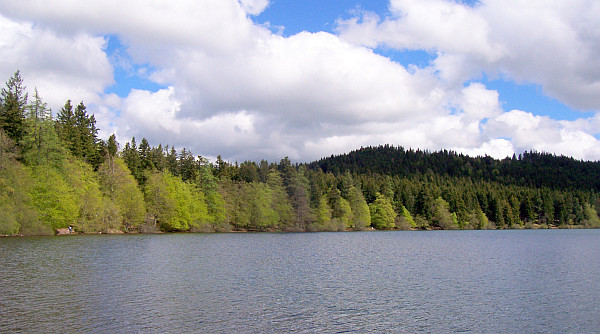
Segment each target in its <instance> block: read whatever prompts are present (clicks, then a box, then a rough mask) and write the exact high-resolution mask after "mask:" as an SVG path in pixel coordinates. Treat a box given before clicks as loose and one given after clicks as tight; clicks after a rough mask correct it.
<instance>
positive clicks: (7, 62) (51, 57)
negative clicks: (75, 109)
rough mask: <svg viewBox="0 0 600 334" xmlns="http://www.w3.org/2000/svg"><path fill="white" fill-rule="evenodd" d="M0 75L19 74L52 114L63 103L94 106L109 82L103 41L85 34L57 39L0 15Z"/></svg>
mask: <svg viewBox="0 0 600 334" xmlns="http://www.w3.org/2000/svg"><path fill="white" fill-rule="evenodd" d="M0 31H2V34H0V75H2V77H4V78H9V77H11V76H12V74H13V73H14V72H15V71H16V70H21V75H22V76H23V78H24V79H25V81H26V82H25V84H26V85H27V86H28V87H29V89H30V90H31V91H32V90H33V88H34V87H37V88H38V91H39V93H40V96H42V98H43V99H44V101H45V102H47V103H48V104H49V105H50V106H51V107H52V108H53V109H54V110H56V109H57V108H59V107H60V106H62V105H63V104H64V103H65V101H66V100H67V99H73V100H74V101H76V102H75V103H78V102H79V101H81V100H85V101H89V102H97V101H99V100H100V95H101V94H102V92H103V91H104V89H105V87H107V86H109V85H111V84H112V83H113V82H114V81H113V75H112V67H111V66H110V64H109V61H108V58H107V56H106V54H105V52H104V48H105V46H106V42H105V39H104V38H102V37H96V36H92V35H90V34H86V33H77V34H75V35H69V36H62V35H58V34H57V33H55V32H54V31H53V30H51V29H44V28H39V27H36V26H34V25H33V24H31V23H27V22H18V21H13V20H10V19H7V18H6V17H3V16H1V15H0Z"/></svg>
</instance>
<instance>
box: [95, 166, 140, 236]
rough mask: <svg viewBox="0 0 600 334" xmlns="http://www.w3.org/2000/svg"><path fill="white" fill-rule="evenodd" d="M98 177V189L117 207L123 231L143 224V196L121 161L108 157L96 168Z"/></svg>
mask: <svg viewBox="0 0 600 334" xmlns="http://www.w3.org/2000/svg"><path fill="white" fill-rule="evenodd" d="M98 176H99V181H100V189H101V190H102V192H103V194H104V195H105V196H106V197H108V198H109V199H110V200H111V201H112V202H113V203H114V204H115V205H116V206H117V208H118V211H119V213H120V216H121V219H122V223H123V227H124V228H125V230H128V231H131V230H133V229H135V228H137V227H138V226H139V225H140V224H141V223H143V221H144V216H145V214H146V209H145V207H144V196H143V194H142V191H141V190H140V188H139V187H138V186H137V182H136V181H135V179H134V178H133V176H132V175H131V172H130V171H129V168H127V165H126V164H125V162H124V161H123V159H121V158H118V157H112V156H109V157H108V158H107V159H106V160H105V161H104V163H102V165H100V167H99V168H98Z"/></svg>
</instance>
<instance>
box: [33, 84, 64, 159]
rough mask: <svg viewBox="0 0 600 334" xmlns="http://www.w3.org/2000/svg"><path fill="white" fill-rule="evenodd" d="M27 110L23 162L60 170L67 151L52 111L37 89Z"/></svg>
mask: <svg viewBox="0 0 600 334" xmlns="http://www.w3.org/2000/svg"><path fill="white" fill-rule="evenodd" d="M27 109H28V115H27V118H26V119H25V126H26V127H25V134H24V136H23V140H22V146H23V148H24V150H23V161H24V162H25V163H26V164H28V165H42V164H49V165H51V166H53V167H55V168H60V167H61V166H62V162H63V160H64V159H65V157H66V155H65V150H64V148H63V146H62V145H61V142H60V139H59V138H58V135H57V133H56V130H55V127H54V122H53V121H52V116H51V111H50V109H49V108H48V106H47V104H46V103H44V102H43V101H42V99H41V97H40V96H39V94H38V91H37V89H36V90H35V96H34V99H33V101H32V102H31V104H29V105H28V106H27Z"/></svg>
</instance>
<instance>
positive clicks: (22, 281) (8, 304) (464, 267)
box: [0, 230, 600, 333]
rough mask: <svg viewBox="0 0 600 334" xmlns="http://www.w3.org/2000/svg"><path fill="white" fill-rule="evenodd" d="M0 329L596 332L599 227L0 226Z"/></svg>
mask: <svg viewBox="0 0 600 334" xmlns="http://www.w3.org/2000/svg"><path fill="white" fill-rule="evenodd" d="M0 287H1V291H0V332H2V333H15V332H27V333H30V332H54V333H81V332H92V333H125V332H126V333H182V332H198V333H275V332H297V333H315V332H330V333H340V332H358V333H365V332H408V333H411V332H433V333H438V332H439V333H448V332H475V333H598V332H600V230H520V231H427V232H351V233H342V232H337V233H291V234H285V233H275V234H270V233H264V234H166V235H112V236H106V235H98V236H65V237H31V238H1V239H0Z"/></svg>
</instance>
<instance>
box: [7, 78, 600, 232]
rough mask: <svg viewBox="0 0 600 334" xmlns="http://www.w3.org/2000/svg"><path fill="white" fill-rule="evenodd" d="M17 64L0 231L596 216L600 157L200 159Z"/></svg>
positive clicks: (472, 225) (348, 226)
mask: <svg viewBox="0 0 600 334" xmlns="http://www.w3.org/2000/svg"><path fill="white" fill-rule="evenodd" d="M98 131H99V129H98V128H97V127H96V120H95V117H94V115H90V114H88V112H87V110H86V106H85V104H84V103H83V102H80V103H79V104H76V105H74V104H73V103H72V102H71V101H70V100H68V101H66V102H65V104H64V106H63V107H62V108H61V109H60V110H59V111H58V112H57V113H56V115H54V114H53V112H52V111H51V110H50V109H49V108H48V106H47V104H46V103H44V102H43V100H42V98H41V97H40V96H39V94H38V92H37V90H35V91H34V94H33V96H32V97H31V98H30V97H29V96H28V94H27V92H26V86H25V84H24V81H23V78H22V77H21V74H20V72H19V71H17V72H15V74H14V75H13V76H12V77H11V78H9V79H8V81H7V82H6V83H5V87H3V88H2V91H1V95H0V212H2V214H1V215H0V235H52V234H55V233H56V231H57V230H58V229H62V228H67V227H71V228H72V229H73V230H74V231H76V232H77V233H156V232H187V231H190V232H226V231H289V232H296V231H297V232H299V231H348V230H373V229H375V230H394V229H400V230H420V229H507V228H511V229H519V228H598V227H600V218H599V217H598V211H599V210H600V198H599V196H598V190H600V177H599V176H600V164H599V163H598V162H585V161H577V160H575V159H572V158H568V157H564V156H556V155H553V154H548V153H537V152H533V151H531V152H525V153H523V154H521V155H519V156H513V157H511V158H506V159H503V160H496V159H493V158H491V157H488V156H484V157H475V158H473V157H469V156H465V155H462V154H457V153H455V152H448V151H440V152H427V151H421V150H412V149H409V150H405V149H404V148H402V147H395V146H390V145H385V146H379V147H367V148H361V149H359V150H356V151H354V152H350V153H348V154H343V155H338V156H331V157H329V158H324V159H321V160H319V161H315V162H312V163H307V164H299V163H292V162H291V161H290V160H289V159H288V158H287V157H286V158H283V159H281V160H280V161H279V162H277V163H273V162H268V161H265V160H262V161H260V162H255V161H244V162H242V163H238V162H233V163H232V162H227V161H224V160H223V159H222V158H221V157H220V156H219V157H217V159H216V161H215V162H209V161H208V160H207V159H206V158H204V157H202V156H195V155H194V154H193V153H192V152H190V151H189V150H186V149H185V148H181V149H179V150H178V149H176V148H175V147H173V146H168V145H165V146H163V145H162V144H159V145H158V146H151V145H150V144H149V142H148V140H146V139H145V138H142V139H141V140H140V141H139V143H138V142H137V141H136V139H135V138H132V139H131V140H130V141H128V142H126V144H125V145H124V147H122V148H120V147H119V144H118V141H117V138H116V137H115V135H114V134H113V135H112V136H110V137H109V138H107V139H105V140H103V139H101V138H99V137H98Z"/></svg>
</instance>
